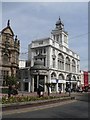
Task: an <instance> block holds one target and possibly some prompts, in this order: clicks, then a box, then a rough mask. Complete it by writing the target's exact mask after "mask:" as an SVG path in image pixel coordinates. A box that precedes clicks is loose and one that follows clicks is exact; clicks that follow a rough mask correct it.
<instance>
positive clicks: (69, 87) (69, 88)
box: [68, 73, 72, 96]
mask: <svg viewBox="0 0 90 120" xmlns="http://www.w3.org/2000/svg"><path fill="white" fill-rule="evenodd" d="M71 77H72V74H71V73H69V82H68V91H69V96H71Z"/></svg>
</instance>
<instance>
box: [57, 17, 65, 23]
mask: <svg viewBox="0 0 90 120" xmlns="http://www.w3.org/2000/svg"><path fill="white" fill-rule="evenodd" d="M56 25H64V24H63V22H62V21H61V19H60V17H59V20H58V21H57V22H56Z"/></svg>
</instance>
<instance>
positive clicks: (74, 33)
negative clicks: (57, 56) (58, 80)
mask: <svg viewBox="0 0 90 120" xmlns="http://www.w3.org/2000/svg"><path fill="white" fill-rule="evenodd" d="M59 16H60V18H61V20H62V21H63V23H64V27H65V30H66V31H68V34H69V48H70V49H71V50H73V51H74V52H75V53H77V54H78V55H79V56H80V66H81V70H87V68H88V3H87V2H86V3H85V2H80V3H79V2H72V3H71V2H67V3H66V2H64V3H63V2H54V3H53V2H47V3H45V2H43V3H41V2H37V3H36V2H34V3H33V2H6V3H5V2H4V3H2V28H4V27H6V25H7V20H8V19H10V24H11V28H12V29H13V31H14V33H15V35H17V36H18V39H20V43H21V48H20V52H21V53H25V52H27V51H28V44H30V43H31V41H32V40H36V39H38V38H44V37H50V34H51V31H52V30H53V29H54V28H55V23H56V21H57V20H58V18H59ZM26 56H27V54H21V55H20V58H21V59H25V58H26Z"/></svg>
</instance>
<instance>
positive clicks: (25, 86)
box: [24, 82, 28, 91]
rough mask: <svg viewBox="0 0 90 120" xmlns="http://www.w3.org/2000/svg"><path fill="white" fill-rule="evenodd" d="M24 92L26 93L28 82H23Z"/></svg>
mask: <svg viewBox="0 0 90 120" xmlns="http://www.w3.org/2000/svg"><path fill="white" fill-rule="evenodd" d="M24 90H25V91H28V82H25V83H24Z"/></svg>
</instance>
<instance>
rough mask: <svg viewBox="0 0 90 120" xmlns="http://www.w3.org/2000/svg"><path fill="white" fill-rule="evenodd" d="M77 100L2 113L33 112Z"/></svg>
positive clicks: (3, 112)
mask: <svg viewBox="0 0 90 120" xmlns="http://www.w3.org/2000/svg"><path fill="white" fill-rule="evenodd" d="M76 101H77V100H70V101H63V102H60V103H54V104H48V105H40V106H35V107H31V108H21V109H17V110H7V111H2V115H3V116H4V115H9V114H18V113H25V112H32V111H36V110H42V109H47V108H52V107H57V106H59V105H60V106H61V105H64V104H69V103H72V102H76Z"/></svg>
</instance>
